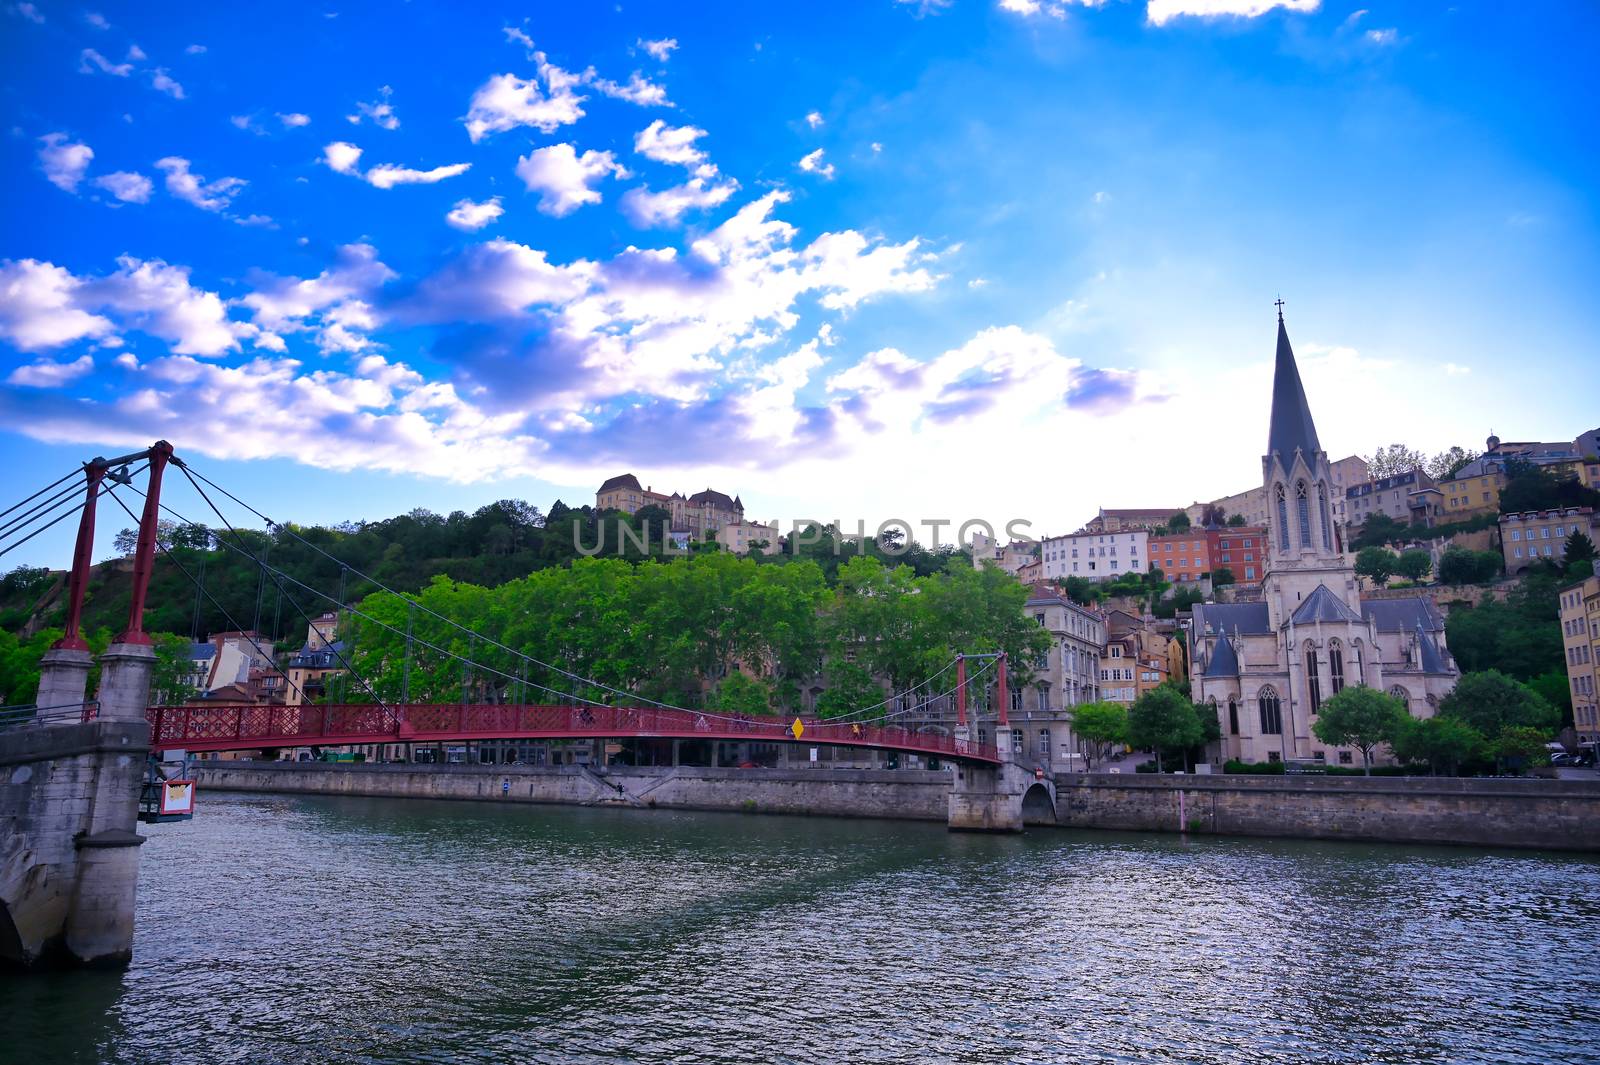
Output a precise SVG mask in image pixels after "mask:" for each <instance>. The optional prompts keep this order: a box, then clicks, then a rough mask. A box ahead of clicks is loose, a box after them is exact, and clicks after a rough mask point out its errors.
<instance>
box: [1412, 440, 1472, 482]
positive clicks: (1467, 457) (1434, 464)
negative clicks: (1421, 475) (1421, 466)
mask: <svg viewBox="0 0 1600 1065" xmlns="http://www.w3.org/2000/svg"><path fill="white" fill-rule="evenodd" d="M1477 457H1478V452H1476V451H1471V450H1468V449H1466V448H1462V447H1452V448H1449V449H1447V450H1444V451H1441V452H1439V453H1438V454H1437V455H1435V456H1433V458H1431V459H1429V460H1428V462H1427V465H1426V467H1425V468H1426V469H1427V471H1428V476H1429V477H1432V478H1433V479H1434V480H1436V481H1447V480H1449V479H1450V478H1452V477H1454V476H1455V475H1456V474H1457V473H1459V472H1461V468H1462V467H1463V466H1465V465H1467V463H1469V462H1472V461H1473V460H1474V459H1476V458H1477Z"/></svg>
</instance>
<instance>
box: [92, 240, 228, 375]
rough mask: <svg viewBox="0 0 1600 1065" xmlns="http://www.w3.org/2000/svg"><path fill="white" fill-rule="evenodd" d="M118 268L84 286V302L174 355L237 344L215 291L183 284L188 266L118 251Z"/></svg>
mask: <svg viewBox="0 0 1600 1065" xmlns="http://www.w3.org/2000/svg"><path fill="white" fill-rule="evenodd" d="M117 266H118V270H117V272H116V273H114V274H111V275H110V276H108V277H104V278H100V279H97V280H92V281H89V282H87V283H86V284H85V285H84V288H83V290H82V296H83V299H84V302H85V303H87V304H88V305H91V306H95V307H100V308H106V309H109V310H112V311H115V312H117V314H118V316H119V317H120V318H121V320H122V322H123V325H124V327H125V328H134V329H138V330H140V331H142V332H145V333H149V334H150V335H151V336H154V337H159V338H160V339H162V340H165V341H167V342H168V343H169V344H171V345H172V350H173V351H174V352H177V353H178V354H180V355H220V354H222V353H223V352H225V351H231V350H234V349H236V348H238V346H239V343H238V340H237V339H236V336H237V334H236V329H235V326H234V323H232V322H230V321H228V313H227V308H226V307H225V306H224V305H223V302H222V299H221V298H220V297H219V296H218V295H217V294H216V293H215V292H207V291H205V290H203V289H197V288H195V287H193V286H192V285H190V283H189V269H188V267H185V266H170V265H168V264H167V263H165V262H162V261H161V260H160V259H150V260H141V259H135V258H133V257H132V256H127V255H124V256H122V257H120V258H118V259H117Z"/></svg>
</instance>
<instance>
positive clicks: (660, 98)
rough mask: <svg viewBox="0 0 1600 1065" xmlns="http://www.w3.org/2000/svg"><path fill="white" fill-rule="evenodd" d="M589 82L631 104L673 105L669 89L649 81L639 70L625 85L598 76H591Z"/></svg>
mask: <svg viewBox="0 0 1600 1065" xmlns="http://www.w3.org/2000/svg"><path fill="white" fill-rule="evenodd" d="M589 84H591V85H593V86H594V87H595V88H596V89H599V90H600V92H601V93H603V94H605V95H606V96H612V97H615V98H616V99H618V100H626V101H628V102H629V103H630V104H638V105H639V106H640V107H671V106H672V101H671V100H668V99H667V90H666V89H665V88H663V87H662V86H660V85H656V84H655V83H653V82H651V81H649V80H648V79H646V78H645V77H644V76H643V75H642V74H640V73H639V72H638V71H637V70H635V71H634V72H633V73H632V74H631V75H630V76H629V77H628V81H627V84H625V85H619V84H618V83H617V82H614V81H610V80H608V79H606V78H598V77H591V78H590V79H589Z"/></svg>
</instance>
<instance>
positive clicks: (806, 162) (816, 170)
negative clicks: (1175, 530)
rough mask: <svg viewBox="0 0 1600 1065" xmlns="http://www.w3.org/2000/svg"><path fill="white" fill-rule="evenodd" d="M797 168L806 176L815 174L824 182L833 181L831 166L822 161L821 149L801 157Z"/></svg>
mask: <svg viewBox="0 0 1600 1065" xmlns="http://www.w3.org/2000/svg"><path fill="white" fill-rule="evenodd" d="M799 166H800V169H801V170H804V171H805V172H806V173H808V174H816V175H817V176H818V177H820V178H823V179H824V180H826V181H832V180H833V164H832V163H825V162H823V161H822V149H821V148H818V149H817V150H816V151H814V152H809V153H807V154H806V155H805V156H803V157H802V158H801V160H800V164H799Z"/></svg>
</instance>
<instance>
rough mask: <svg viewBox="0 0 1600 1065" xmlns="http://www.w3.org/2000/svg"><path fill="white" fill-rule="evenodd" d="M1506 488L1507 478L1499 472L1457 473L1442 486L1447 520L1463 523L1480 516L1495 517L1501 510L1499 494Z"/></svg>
mask: <svg viewBox="0 0 1600 1065" xmlns="http://www.w3.org/2000/svg"><path fill="white" fill-rule="evenodd" d="M1505 486H1506V475H1505V473H1504V472H1503V471H1501V470H1498V469H1481V468H1480V470H1479V472H1478V473H1476V474H1473V475H1467V474H1465V473H1457V474H1456V475H1455V476H1454V477H1452V478H1450V479H1449V480H1448V481H1440V482H1439V493H1440V495H1441V496H1442V497H1443V499H1444V513H1445V517H1446V519H1447V520H1450V521H1460V520H1463V519H1466V518H1470V517H1473V516H1474V515H1477V514H1493V513H1495V512H1496V511H1498V510H1499V509H1500V490H1501V489H1502V488H1504V487H1505Z"/></svg>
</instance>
